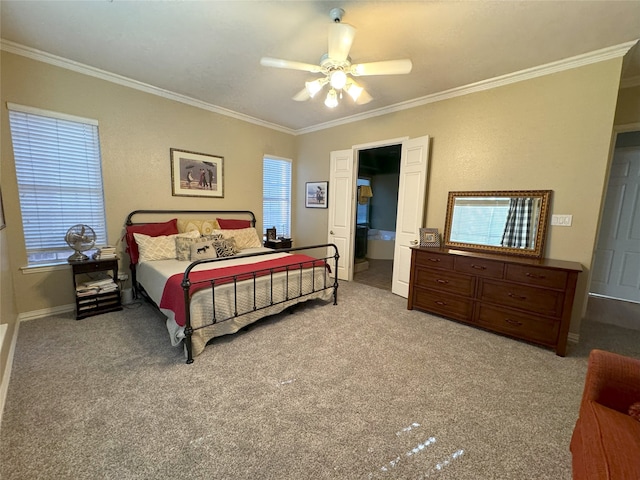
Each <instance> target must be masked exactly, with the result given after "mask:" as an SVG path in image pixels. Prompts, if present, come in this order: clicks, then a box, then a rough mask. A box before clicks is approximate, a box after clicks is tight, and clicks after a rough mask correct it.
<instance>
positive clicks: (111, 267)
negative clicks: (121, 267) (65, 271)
mask: <svg viewBox="0 0 640 480" xmlns="http://www.w3.org/2000/svg"><path fill="white" fill-rule="evenodd" d="M69 265H71V270H72V277H73V289H74V291H75V292H76V320H80V319H82V318H86V317H90V316H93V315H98V314H100V313H105V312H114V311H117V310H122V303H121V301H120V289H119V288H118V283H117V282H118V259H117V258H109V259H105V260H93V259H91V260H86V261H84V262H69ZM109 271H110V272H111V278H112V279H113V281H112V282H110V281H109V279H108V278H106V279H105V280H103V281H100V279H96V278H92V276H91V274H92V273H94V274H99V273H102V272H109ZM94 277H95V276H94ZM105 277H107V276H106V275H105ZM85 284H89V285H90V286H87V287H83V286H84V285H85Z"/></svg>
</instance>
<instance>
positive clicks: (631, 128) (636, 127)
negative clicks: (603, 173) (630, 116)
mask: <svg viewBox="0 0 640 480" xmlns="http://www.w3.org/2000/svg"><path fill="white" fill-rule="evenodd" d="M627 132H640V123H638V122H636V123H626V124H623V125H614V126H613V130H612V132H611V142H610V145H609V161H608V166H607V177H606V179H605V185H604V190H603V192H602V198H601V202H600V214H599V217H598V230H597V231H596V238H595V242H594V244H593V252H592V254H591V265H590V268H589V288H588V295H596V296H602V295H599V294H595V293H591V282H592V276H593V262H594V261H595V251H596V248H597V247H598V241H599V240H600V230H601V227H602V217H603V215H604V203H605V199H606V197H607V190H608V189H609V180H610V177H611V167H612V165H613V156H614V154H615V150H616V144H617V143H618V135H619V134H621V133H627ZM619 300H620V299H619ZM586 311H587V302H584V304H583V308H582V316H584V315H585V314H586Z"/></svg>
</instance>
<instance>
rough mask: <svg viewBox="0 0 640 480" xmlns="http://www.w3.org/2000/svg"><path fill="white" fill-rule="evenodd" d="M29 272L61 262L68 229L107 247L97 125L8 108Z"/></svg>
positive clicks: (67, 251)
mask: <svg viewBox="0 0 640 480" xmlns="http://www.w3.org/2000/svg"><path fill="white" fill-rule="evenodd" d="M8 108H9V123H10V127H11V139H12V141H13V156H14V159H15V164H16V177H17V179H18V194H19V197H20V210H21V212H22V225H23V230H24V239H25V246H26V249H27V261H28V265H29V266H37V265H44V264H51V263H63V262H66V260H67V258H68V257H69V255H71V254H72V253H73V250H72V249H70V248H69V246H68V245H67V243H66V242H65V239H64V237H65V234H66V233H67V230H68V229H69V227H71V226H73V225H76V224H79V223H81V224H86V225H89V226H90V227H91V228H93V230H94V231H95V233H96V237H97V239H96V245H104V244H106V240H107V235H106V221H105V214H104V195H103V188H102V169H101V160H100V142H99V138H98V122H97V121H95V120H88V119H83V118H78V117H71V116H68V115H63V114H58V113H55V112H47V111H44V110H39V109H34V108H30V107H23V106H20V105H14V104H8Z"/></svg>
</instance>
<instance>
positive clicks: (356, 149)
mask: <svg viewBox="0 0 640 480" xmlns="http://www.w3.org/2000/svg"><path fill="white" fill-rule="evenodd" d="M407 140H409V136H406V137H398V138H392V139H389V140H378V141H375V142H367V143H361V144H358V145H353V146H352V147H351V149H352V150H353V173H354V175H353V178H352V183H353V185H352V189H353V190H352V191H353V192H355V191H356V190H355V188H356V183H357V181H358V168H359V167H360V150H370V149H372V148H380V147H388V146H391V145H401V144H402V143H403V142H405V141H407ZM354 200H355V199H354ZM351 209H352V215H351V218H352V219H355V218H356V217H355V213H356V211H355V210H356V204H355V202H354V201H352V202H351ZM397 215H398V212H397V211H396V216H397ZM351 223H352V224H353V225H352V226H351V228H352V229H353V231H352V234H351V240H350V242H349V243H350V247H349V258H348V259H346V261H347V262H349V264H350V265H353V262H355V251H356V236H355V222H351ZM353 270H354V269H353V268H351V269H350V272H349V281H350V282H351V281H353V273H354V272H353Z"/></svg>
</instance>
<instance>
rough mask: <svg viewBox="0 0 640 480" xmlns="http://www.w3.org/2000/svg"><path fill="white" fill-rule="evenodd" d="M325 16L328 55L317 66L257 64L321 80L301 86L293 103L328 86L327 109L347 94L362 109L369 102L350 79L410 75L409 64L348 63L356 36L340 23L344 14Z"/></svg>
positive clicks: (275, 60)
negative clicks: (312, 75)
mask: <svg viewBox="0 0 640 480" xmlns="http://www.w3.org/2000/svg"><path fill="white" fill-rule="evenodd" d="M329 15H330V17H331V20H332V21H333V23H332V24H330V26H329V48H328V52H327V53H325V54H324V55H323V56H322V57H321V58H320V64H319V65H313V64H310V63H303V62H295V61H291V60H282V59H279V58H271V57H262V58H261V59H260V64H261V65H262V66H265V67H276V68H288V69H291V70H302V71H305V72H310V73H320V74H322V77H320V78H318V79H316V80H312V81H309V82H305V88H303V89H302V90H301V91H300V92H298V93H297V94H296V95H294V97H293V99H294V100H296V101H298V102H303V101H305V100H309V99H310V98H313V97H314V96H315V95H316V94H317V93H318V92H320V91H321V90H322V89H323V88H324V86H325V85H329V92H328V93H327V97H326V99H325V101H324V103H325V105H326V106H327V107H329V108H335V107H336V106H338V103H339V99H342V93H343V92H345V93H347V94H348V95H349V96H350V97H351V98H352V99H353V100H354V101H355V103H356V104H358V105H364V104H365V103H369V102H370V101H371V100H372V97H371V95H369V94H368V93H367V92H366V91H365V90H364V89H363V88H362V87H361V86H360V85H358V83H356V81H355V80H354V79H353V78H352V76H353V77H360V76H367V75H398V74H404V73H409V72H411V68H412V67H413V65H412V63H411V60H409V59H402V60H386V61H381V62H370V63H359V64H358V63H351V58H350V57H349V50H350V49H351V44H352V43H353V39H354V37H355V35H356V29H355V27H353V26H352V25H349V24H347V23H341V21H342V16H343V15H344V10H343V9H341V8H333V9H332V10H331V11H330V12H329Z"/></svg>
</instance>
